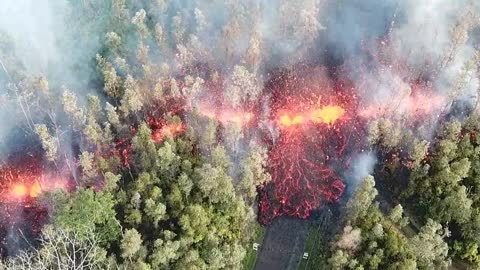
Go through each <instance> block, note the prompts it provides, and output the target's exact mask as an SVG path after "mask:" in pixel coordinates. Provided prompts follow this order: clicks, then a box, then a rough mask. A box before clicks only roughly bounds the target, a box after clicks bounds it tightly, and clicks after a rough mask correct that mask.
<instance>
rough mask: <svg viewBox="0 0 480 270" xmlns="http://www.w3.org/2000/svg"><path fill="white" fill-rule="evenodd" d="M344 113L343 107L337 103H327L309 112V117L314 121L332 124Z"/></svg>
mask: <svg viewBox="0 0 480 270" xmlns="http://www.w3.org/2000/svg"><path fill="white" fill-rule="evenodd" d="M344 114H345V109H343V108H342V107H340V106H338V105H328V106H325V107H323V108H321V109H318V110H314V111H313V112H312V113H311V119H312V121H313V122H315V123H326V124H329V125H331V124H333V123H335V121H337V120H338V119H340V118H341V117H342V116H343V115H344Z"/></svg>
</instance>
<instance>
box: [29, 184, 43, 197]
mask: <svg viewBox="0 0 480 270" xmlns="http://www.w3.org/2000/svg"><path fill="white" fill-rule="evenodd" d="M40 193H42V187H41V186H40V183H39V182H38V181H35V182H34V183H33V185H32V186H31V187H30V197H32V198H36V197H38V195H40Z"/></svg>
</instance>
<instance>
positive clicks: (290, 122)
mask: <svg viewBox="0 0 480 270" xmlns="http://www.w3.org/2000/svg"><path fill="white" fill-rule="evenodd" d="M279 122H280V125H282V126H285V127H290V126H295V125H300V124H302V123H303V122H304V117H303V116H301V115H295V116H294V117H293V118H290V116H288V115H286V114H284V115H282V116H281V117H280V120H279Z"/></svg>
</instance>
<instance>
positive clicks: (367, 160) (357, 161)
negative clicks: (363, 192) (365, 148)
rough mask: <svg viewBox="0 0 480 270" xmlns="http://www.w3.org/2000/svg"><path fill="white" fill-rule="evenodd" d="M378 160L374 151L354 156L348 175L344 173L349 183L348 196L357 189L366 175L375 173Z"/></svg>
mask: <svg viewBox="0 0 480 270" xmlns="http://www.w3.org/2000/svg"><path fill="white" fill-rule="evenodd" d="M377 161H378V160H377V156H376V154H375V153H374V152H373V151H370V152H364V153H361V154H359V155H358V156H356V157H355V158H354V160H353V162H352V164H353V165H352V167H351V168H350V170H349V171H348V172H347V173H346V175H344V178H345V179H346V180H347V183H348V185H347V187H348V188H347V190H346V193H347V195H348V196H349V195H350V194H351V193H352V192H354V191H355V189H356V187H357V185H358V184H359V183H360V182H361V181H362V180H363V179H364V178H365V177H366V176H368V175H371V174H372V173H373V169H374V168H375V165H376V164H377Z"/></svg>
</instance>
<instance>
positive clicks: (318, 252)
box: [298, 226, 328, 270]
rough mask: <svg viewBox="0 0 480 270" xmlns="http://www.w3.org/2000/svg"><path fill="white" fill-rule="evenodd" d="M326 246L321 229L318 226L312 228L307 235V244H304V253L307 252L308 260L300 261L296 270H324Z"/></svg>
mask: <svg viewBox="0 0 480 270" xmlns="http://www.w3.org/2000/svg"><path fill="white" fill-rule="evenodd" d="M327 245H328V243H327V241H326V239H325V236H324V234H323V232H322V231H321V229H320V228H319V227H318V226H312V227H311V228H310V230H309V233H308V238H307V242H306V243H305V252H308V260H304V259H302V260H301V261H300V264H299V266H298V269H299V270H310V269H312V270H313V269H315V270H319V269H325V265H326V256H325V248H326V247H327Z"/></svg>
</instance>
